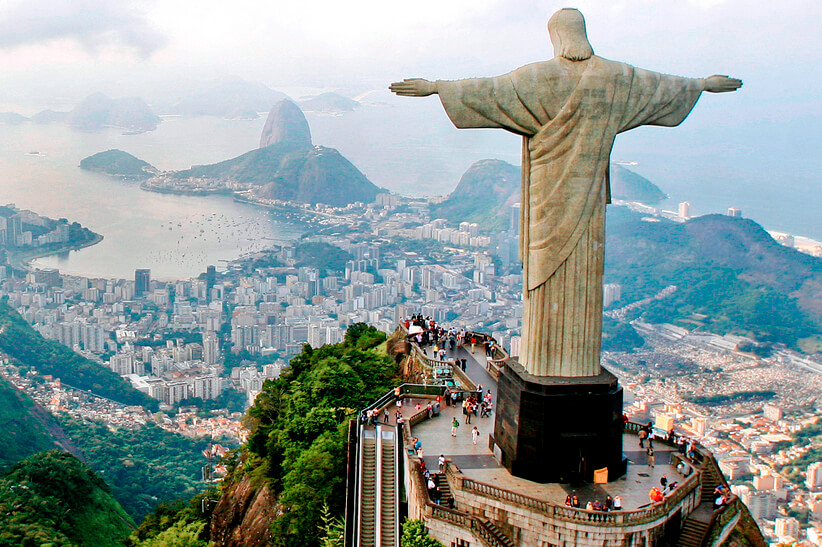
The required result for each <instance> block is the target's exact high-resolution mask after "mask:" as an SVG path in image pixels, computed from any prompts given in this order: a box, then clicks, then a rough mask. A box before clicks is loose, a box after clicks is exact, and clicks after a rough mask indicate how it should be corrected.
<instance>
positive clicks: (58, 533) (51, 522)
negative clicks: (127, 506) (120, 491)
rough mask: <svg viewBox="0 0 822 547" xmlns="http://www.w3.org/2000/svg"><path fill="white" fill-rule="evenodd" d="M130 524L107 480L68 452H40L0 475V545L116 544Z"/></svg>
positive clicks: (127, 530)
mask: <svg viewBox="0 0 822 547" xmlns="http://www.w3.org/2000/svg"><path fill="white" fill-rule="evenodd" d="M133 528H134V523H133V522H132V520H131V518H130V517H129V516H128V515H127V514H126V513H125V512H124V511H123V508H122V507H120V505H119V504H118V503H117V502H116V501H115V500H114V498H112V496H111V494H110V493H109V490H108V486H106V483H105V482H104V481H103V480H102V479H101V478H100V477H98V476H97V475H95V474H94V471H92V470H91V469H90V468H89V467H88V466H86V465H85V464H83V463H81V462H80V461H79V460H78V459H77V458H75V457H74V456H72V455H71V454H68V453H66V452H60V451H57V450H50V451H47V452H41V453H39V454H36V455H34V456H31V457H29V458H27V459H25V460H22V461H20V462H18V463H17V464H16V465H15V466H14V467H13V468H12V469H11V471H9V472H8V474H6V475H5V476H4V477H2V478H0V545H21V546H29V545H31V546H35V545H36V546H40V545H43V546H45V545H50V546H54V547H57V546H74V545H77V546H80V545H95V546H100V547H107V546H115V545H122V544H123V541H124V540H125V538H126V537H127V536H128V535H129V533H130V532H131V530H132V529H133Z"/></svg>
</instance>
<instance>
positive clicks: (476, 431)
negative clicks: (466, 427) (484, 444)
mask: <svg viewBox="0 0 822 547" xmlns="http://www.w3.org/2000/svg"><path fill="white" fill-rule="evenodd" d="M479 436H480V432H479V429H477V426H474V429H472V430H471V442H473V443H474V444H477V439H479Z"/></svg>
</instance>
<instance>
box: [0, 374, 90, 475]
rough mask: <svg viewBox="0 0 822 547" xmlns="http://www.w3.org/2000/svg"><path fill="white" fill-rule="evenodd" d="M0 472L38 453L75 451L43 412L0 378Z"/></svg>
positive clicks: (68, 440) (49, 417) (51, 419)
mask: <svg viewBox="0 0 822 547" xmlns="http://www.w3.org/2000/svg"><path fill="white" fill-rule="evenodd" d="M0 423H1V424H3V427H2V429H0V446H3V450H2V451H0V471H3V470H4V469H6V468H7V467H10V466H11V465H12V464H14V463H15V462H17V461H19V460H22V459H23V458H26V457H28V456H31V455H32V454H35V453H37V452H42V451H43V450H50V449H54V448H60V449H63V450H68V451H70V452H72V453H74V454H78V453H79V452H78V450H77V448H76V447H75V446H74V444H73V443H72V442H71V440H70V439H69V438H68V437H67V436H66V434H65V432H64V431H63V429H62V428H61V427H60V425H59V424H58V423H57V422H56V421H55V420H54V418H53V417H52V415H51V414H49V413H48V411H47V410H46V409H44V408H43V407H41V406H40V405H38V404H37V403H35V402H34V401H32V400H31V398H30V397H28V395H26V394H25V393H23V392H22V391H21V390H19V389H17V388H16V387H14V386H13V385H11V384H9V383H8V382H7V381H6V380H4V379H3V378H0Z"/></svg>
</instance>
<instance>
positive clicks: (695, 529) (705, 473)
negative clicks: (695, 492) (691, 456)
mask: <svg viewBox="0 0 822 547" xmlns="http://www.w3.org/2000/svg"><path fill="white" fill-rule="evenodd" d="M699 471H700V472H701V473H702V487H701V491H700V493H699V494H700V495H699V501H700V503H699V505H697V506H696V508H694V511H693V512H692V513H691V514H690V515H688V517H687V518H686V519H685V525H684V526H683V527H682V531H681V532H680V534H679V539H678V540H677V543H676V545H677V547H703V545H705V540H706V539H707V537H708V533H709V532H710V527H711V517H712V516H713V511H714V500H715V499H716V494H714V491H715V490H716V487H717V486H719V485H720V484H722V485H724V486H725V487H726V488H727V486H728V485H727V484H726V483H725V479H724V477H723V476H722V473H721V471H719V467H718V466H717V464H716V461H714V460H713V458H712V457H711V458H707V459H705V461H703V462H702V464H701V465H700V467H699Z"/></svg>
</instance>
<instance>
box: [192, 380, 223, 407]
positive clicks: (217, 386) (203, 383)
mask: <svg viewBox="0 0 822 547" xmlns="http://www.w3.org/2000/svg"><path fill="white" fill-rule="evenodd" d="M221 392H222V385H221V381H220V378H219V377H217V376H216V375H208V376H199V377H197V378H195V379H194V396H195V397H199V398H200V399H202V400H204V401H207V400H209V399H216V398H217V397H219V396H220V393H221Z"/></svg>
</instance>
